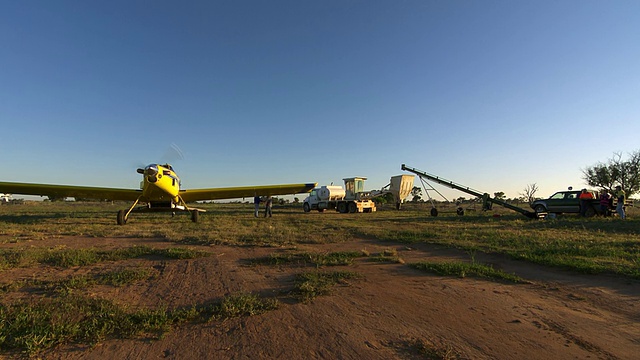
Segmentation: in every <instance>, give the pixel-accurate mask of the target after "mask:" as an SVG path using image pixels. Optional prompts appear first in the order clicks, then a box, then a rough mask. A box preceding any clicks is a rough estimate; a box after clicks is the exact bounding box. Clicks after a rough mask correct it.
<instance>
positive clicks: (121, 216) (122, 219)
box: [118, 210, 127, 225]
mask: <svg viewBox="0 0 640 360" xmlns="http://www.w3.org/2000/svg"><path fill="white" fill-rule="evenodd" d="M126 223H127V219H125V217H124V210H119V211H118V225H124V224H126Z"/></svg>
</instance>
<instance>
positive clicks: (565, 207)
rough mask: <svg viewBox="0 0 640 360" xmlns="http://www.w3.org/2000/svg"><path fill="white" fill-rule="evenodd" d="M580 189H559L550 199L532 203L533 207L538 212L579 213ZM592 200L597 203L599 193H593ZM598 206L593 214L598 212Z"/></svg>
mask: <svg viewBox="0 0 640 360" xmlns="http://www.w3.org/2000/svg"><path fill="white" fill-rule="evenodd" d="M580 193H581V191H580V190H569V191H558V192H557V193H555V194H553V195H551V196H550V197H549V198H548V199H541V200H536V201H534V202H533V203H532V204H531V208H532V209H533V210H535V212H536V213H538V214H540V213H545V212H548V213H557V214H560V213H579V212H580ZM591 195H593V200H591V202H592V203H593V204H595V203H596V202H597V201H598V200H596V199H598V197H597V194H593V192H592V191H591ZM596 209H597V207H596V208H593V213H590V215H591V216H593V214H595V213H596V212H597V210H596Z"/></svg>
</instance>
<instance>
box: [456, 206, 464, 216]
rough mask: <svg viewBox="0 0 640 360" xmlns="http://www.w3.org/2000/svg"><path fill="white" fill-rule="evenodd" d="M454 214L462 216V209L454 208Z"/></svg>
mask: <svg viewBox="0 0 640 360" xmlns="http://www.w3.org/2000/svg"><path fill="white" fill-rule="evenodd" d="M456 214H458V216H462V215H464V209H463V208H461V207H459V208H457V209H456Z"/></svg>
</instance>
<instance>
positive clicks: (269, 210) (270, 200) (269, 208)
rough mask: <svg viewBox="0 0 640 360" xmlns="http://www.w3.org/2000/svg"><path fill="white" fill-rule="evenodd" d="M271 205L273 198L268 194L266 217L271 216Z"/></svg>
mask: <svg viewBox="0 0 640 360" xmlns="http://www.w3.org/2000/svg"><path fill="white" fill-rule="evenodd" d="M271 205H273V199H272V198H271V196H267V200H266V201H265V203H264V217H267V215H269V217H271Z"/></svg>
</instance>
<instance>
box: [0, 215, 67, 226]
mask: <svg viewBox="0 0 640 360" xmlns="http://www.w3.org/2000/svg"><path fill="white" fill-rule="evenodd" d="M68 217H69V213H47V214H38V215H25V214H21V215H0V222H7V223H14V224H37V223H40V222H42V221H43V220H48V219H62V218H68Z"/></svg>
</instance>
